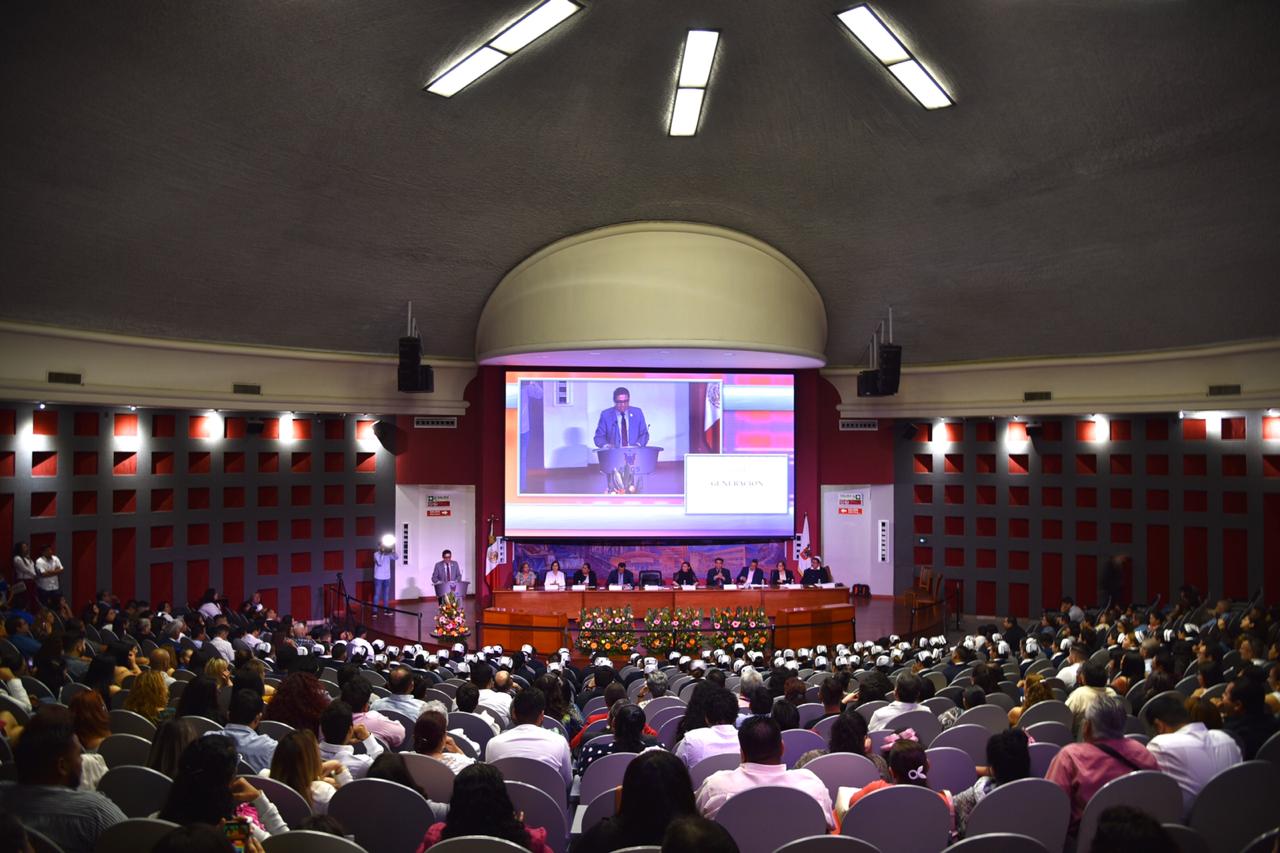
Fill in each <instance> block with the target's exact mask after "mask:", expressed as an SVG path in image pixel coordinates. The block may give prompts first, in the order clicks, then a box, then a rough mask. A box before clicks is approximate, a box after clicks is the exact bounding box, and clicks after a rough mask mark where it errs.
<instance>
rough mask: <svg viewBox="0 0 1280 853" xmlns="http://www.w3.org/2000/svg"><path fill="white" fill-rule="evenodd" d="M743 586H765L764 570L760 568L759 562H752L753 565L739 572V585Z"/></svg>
mask: <svg viewBox="0 0 1280 853" xmlns="http://www.w3.org/2000/svg"><path fill="white" fill-rule="evenodd" d="M742 584H754V585H756V586H763V585H764V569H762V568H760V561H759V560H752V561H751V565H749V566H743V567H742V571H740V572H738V585H739V586H741V585H742Z"/></svg>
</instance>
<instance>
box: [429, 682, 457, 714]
mask: <svg viewBox="0 0 1280 853" xmlns="http://www.w3.org/2000/svg"><path fill="white" fill-rule="evenodd" d="M455 692H456V690H455ZM422 698H423V701H426V702H431V701H433V700H434V701H436V702H443V703H444V707H445V710H446V711H452V710H453V696H451V695H450V694H448V693H446V692H444V691H443V690H441V689H440V688H439V687H428V688H427V689H426V690H425V691H423V694H422Z"/></svg>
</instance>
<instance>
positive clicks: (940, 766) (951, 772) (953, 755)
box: [925, 746, 978, 794]
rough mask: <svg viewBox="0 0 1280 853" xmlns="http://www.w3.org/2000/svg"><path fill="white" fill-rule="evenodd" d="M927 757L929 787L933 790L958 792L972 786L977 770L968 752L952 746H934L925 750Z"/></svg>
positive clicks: (976, 779) (975, 780) (976, 777)
mask: <svg viewBox="0 0 1280 853" xmlns="http://www.w3.org/2000/svg"><path fill="white" fill-rule="evenodd" d="M925 756H926V757H927V758H928V759H929V787H930V788H932V789H933V790H935V791H950V792H951V793H953V794H958V793H960V792H961V791H964V790H966V789H968V788H972V787H973V783H974V782H977V781H978V771H977V769H976V768H975V767H974V763H973V759H972V758H970V757H969V753H967V752H965V751H964V750H962V749H956V748H955V747H954V746H935V747H932V748H931V749H927V750H925Z"/></svg>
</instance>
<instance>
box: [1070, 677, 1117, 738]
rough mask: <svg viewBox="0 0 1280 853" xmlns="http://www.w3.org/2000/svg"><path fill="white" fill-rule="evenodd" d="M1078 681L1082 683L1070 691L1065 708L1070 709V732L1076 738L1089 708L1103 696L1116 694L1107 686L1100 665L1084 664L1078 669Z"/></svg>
mask: <svg viewBox="0 0 1280 853" xmlns="http://www.w3.org/2000/svg"><path fill="white" fill-rule="evenodd" d="M1080 680H1082V681H1083V682H1084V683H1083V684H1081V685H1080V686H1079V687H1077V688H1076V689H1075V690H1072V691H1071V695H1070V696H1068V697H1067V707H1068V708H1070V709H1071V719H1072V723H1071V731H1072V734H1074V735H1075V736H1076V738H1079V737H1080V732H1081V730H1082V729H1083V728H1084V719H1085V717H1086V716H1087V714H1088V711H1089V708H1090V706H1092V705H1093V703H1095V702H1097V701H1098V700H1099V699H1100V698H1102V697H1103V696H1115V695H1116V692H1115V691H1114V690H1112V689H1111V688H1110V687H1108V686H1107V671H1106V670H1105V669H1103V667H1102V664H1099V663H1086V664H1084V666H1083V667H1081V669H1080Z"/></svg>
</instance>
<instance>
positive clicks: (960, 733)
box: [933, 709, 991, 766]
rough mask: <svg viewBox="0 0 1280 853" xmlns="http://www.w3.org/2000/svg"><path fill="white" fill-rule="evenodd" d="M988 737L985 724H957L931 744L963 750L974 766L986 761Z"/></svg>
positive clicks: (989, 737)
mask: <svg viewBox="0 0 1280 853" xmlns="http://www.w3.org/2000/svg"><path fill="white" fill-rule="evenodd" d="M975 710H976V709H975ZM990 739H991V731H990V730H989V729H987V728H986V727H985V726H976V725H971V724H963V725H961V724H957V725H954V726H952V727H951V728H949V729H947V730H946V731H945V732H943V733H942V734H940V735H938V736H937V737H936V738H934V739H933V746H953V747H955V748H956V749H960V750H963V751H964V752H966V753H968V755H969V758H971V759H972V760H973V763H974V765H975V766H976V765H979V764H986V763H987V741H988V740H990Z"/></svg>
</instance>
